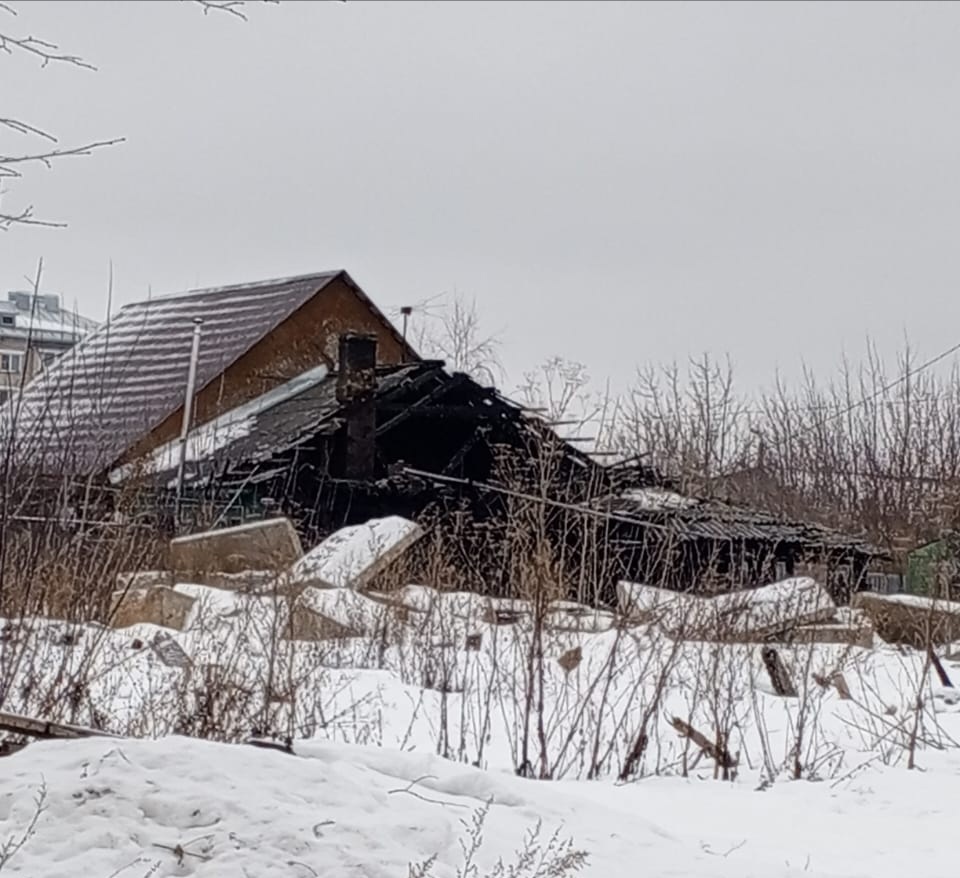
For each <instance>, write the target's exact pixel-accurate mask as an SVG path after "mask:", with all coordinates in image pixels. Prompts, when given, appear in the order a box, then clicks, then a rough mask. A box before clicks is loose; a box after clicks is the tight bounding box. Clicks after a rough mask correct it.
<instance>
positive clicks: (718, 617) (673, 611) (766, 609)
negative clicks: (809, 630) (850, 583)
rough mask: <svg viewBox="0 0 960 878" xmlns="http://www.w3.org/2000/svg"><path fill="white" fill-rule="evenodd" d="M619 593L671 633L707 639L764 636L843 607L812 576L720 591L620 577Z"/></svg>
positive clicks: (826, 618) (637, 613)
mask: <svg viewBox="0 0 960 878" xmlns="http://www.w3.org/2000/svg"><path fill="white" fill-rule="evenodd" d="M617 595H618V601H619V604H620V610H621V612H623V613H625V614H627V615H631V616H633V617H634V618H637V619H639V620H640V621H645V622H654V623H656V624H658V625H659V626H660V627H662V628H663V629H664V630H665V631H667V632H668V633H669V634H671V636H676V637H686V638H689V639H703V640H752V639H763V638H764V637H766V636H768V635H771V634H777V633H781V632H784V631H788V630H789V629H791V628H795V627H797V626H800V625H811V624H814V623H822V622H830V621H832V620H833V618H834V615H835V613H836V609H837V608H836V604H835V603H834V602H833V599H832V598H831V597H830V593H829V592H828V591H827V590H826V589H825V588H824V587H823V586H822V585H820V584H819V583H817V582H816V581H815V580H813V579H810V578H808V577H793V578H790V579H785V580H783V581H782V582H776V583H773V584H772V585H766V586H762V587H760V588H753V589H747V590H745V591H737V592H729V593H725V594H719V595H716V596H715V597H701V596H698V595H690V594H684V593H681V592H675V591H670V590H668V589H662V588H654V587H653V586H649V585H642V584H639V583H631V582H620V583H618V585H617Z"/></svg>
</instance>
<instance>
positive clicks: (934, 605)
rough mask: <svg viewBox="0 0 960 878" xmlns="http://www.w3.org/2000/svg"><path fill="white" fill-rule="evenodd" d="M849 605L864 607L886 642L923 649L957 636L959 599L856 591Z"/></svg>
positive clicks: (959, 617)
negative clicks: (957, 600)
mask: <svg viewBox="0 0 960 878" xmlns="http://www.w3.org/2000/svg"><path fill="white" fill-rule="evenodd" d="M852 605H853V607H854V608H855V609H859V610H863V611H864V613H866V615H867V616H868V617H869V619H870V621H871V623H872V624H873V627H874V628H875V629H876V632H877V634H878V635H879V636H880V637H881V638H883V639H884V640H885V641H887V643H899V644H903V645H905V646H913V647H915V648H917V649H925V648H926V647H927V646H928V645H939V644H944V643H951V642H952V641H954V640H960V603H957V602H955V601H945V600H939V599H935V598H926V597H921V596H920V595H909V594H891V595H881V594H874V593H872V592H866V591H862V592H857V594H855V595H854V596H853V599H852Z"/></svg>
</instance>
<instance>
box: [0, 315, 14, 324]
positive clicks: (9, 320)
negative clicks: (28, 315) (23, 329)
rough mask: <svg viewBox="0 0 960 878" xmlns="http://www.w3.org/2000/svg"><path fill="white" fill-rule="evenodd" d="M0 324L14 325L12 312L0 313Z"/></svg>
mask: <svg viewBox="0 0 960 878" xmlns="http://www.w3.org/2000/svg"><path fill="white" fill-rule="evenodd" d="M0 325H3V326H16V319H15V318H14V316H13V315H12V314H0Z"/></svg>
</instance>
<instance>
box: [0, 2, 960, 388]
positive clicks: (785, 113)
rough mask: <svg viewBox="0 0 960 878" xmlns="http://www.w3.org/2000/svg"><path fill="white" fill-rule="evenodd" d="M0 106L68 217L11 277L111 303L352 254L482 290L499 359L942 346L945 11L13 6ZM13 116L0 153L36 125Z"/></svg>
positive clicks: (951, 311) (429, 291)
mask: <svg viewBox="0 0 960 878" xmlns="http://www.w3.org/2000/svg"><path fill="white" fill-rule="evenodd" d="M14 5H16V6H17V8H18V9H19V12H20V15H19V16H18V18H16V19H11V18H10V17H9V16H7V15H3V14H2V13H0V29H4V28H5V29H7V30H11V31H14V32H16V33H20V34H23V33H27V32H29V33H31V34H34V35H36V36H40V37H43V38H45V39H47V40H52V41H55V42H57V43H59V44H60V45H61V46H62V47H63V48H64V49H67V50H69V51H70V52H72V53H76V54H78V55H81V56H83V57H84V58H85V59H88V60H90V61H91V62H93V63H95V64H96V65H97V66H98V68H99V69H98V71H97V72H95V73H94V72H88V71H83V70H77V69H72V68H69V67H63V66H60V67H57V66H50V67H48V68H46V69H40V68H39V67H38V65H37V64H36V63H33V62H30V61H29V60H27V59H23V58H6V57H0V75H2V79H0V116H6V117H10V116H19V117H21V118H24V119H26V120H27V121H29V122H31V123H32V124H35V125H39V126H42V127H45V128H48V129H50V130H52V131H53V132H54V133H56V134H57V135H58V136H59V137H60V138H61V140H62V141H63V142H64V143H65V144H73V143H77V142H80V141H84V140H88V139H97V138H105V137H115V136H123V137H126V138H127V142H126V143H125V144H123V145H121V146H117V147H114V148H111V149H109V150H105V151H103V152H101V153H99V154H97V155H94V156H91V157H89V158H79V159H70V160H65V161H63V162H60V163H58V164H57V165H56V166H55V167H54V169H53V170H49V171H45V170H43V169H40V170H36V171H33V172H31V173H30V174H29V175H28V177H27V178H26V180H25V181H24V182H22V183H21V184H19V185H18V186H17V187H16V188H14V189H12V190H11V194H10V195H9V196H8V197H7V207H8V208H12V207H15V206H17V205H23V204H24V203H27V202H29V203H32V204H33V205H34V206H35V209H36V212H37V214H38V215H39V216H42V217H44V218H49V219H56V220H64V221H67V222H68V223H69V227H68V228H67V229H64V230H22V229H18V230H13V231H9V232H7V233H6V234H3V235H0V286H2V288H4V289H11V288H17V287H23V280H22V279H23V277H24V276H25V275H30V274H32V273H33V271H34V270H35V266H36V262H37V260H38V258H39V257H41V256H42V257H43V259H44V262H45V279H44V286H45V288H46V289H47V290H48V291H57V292H61V293H62V294H63V295H64V296H65V298H66V299H67V300H68V301H70V302H76V303H77V304H78V305H79V307H80V308H81V309H82V310H83V311H84V312H86V313H88V314H89V315H90V316H94V317H101V318H102V317H103V315H104V313H105V309H106V301H107V278H108V266H109V263H110V261H111V260H112V261H113V265H114V278H115V286H114V301H115V303H116V304H117V305H120V304H123V303H125V302H129V301H134V300H137V299H141V298H144V297H145V296H146V295H147V293H148V290H150V289H152V291H153V293H155V294H159V293H163V292H174V291H177V290H182V289H186V288H190V287H196V286H207V285H220V284H225V283H231V282H243V281H250V280H257V279H262V278H268V277H276V276H282V275H289V274H297V273H303V272H308V271H313V270H320V269H330V268H346V269H347V270H348V271H349V272H350V273H351V274H352V275H353V277H354V278H355V279H356V280H357V281H358V282H359V283H360V285H361V286H362V287H364V289H365V290H366V291H367V292H368V293H369V294H370V295H371V296H372V297H373V298H374V300H375V301H376V302H378V303H379V304H380V305H381V306H382V307H384V309H385V310H389V309H391V308H395V307H397V306H399V305H402V304H412V303H416V302H418V301H420V300H423V299H425V298H427V297H430V296H434V295H436V294H438V293H443V292H452V291H458V292H459V293H461V294H463V295H465V296H468V297H475V298H476V300H477V303H478V306H479V308H480V310H481V311H482V314H483V316H484V318H485V320H486V323H487V326H488V327H489V329H491V330H503V334H504V342H505V343H504V348H503V359H504V361H505V363H506V366H507V367H508V369H509V372H510V375H511V378H512V379H517V378H519V375H520V373H521V372H522V371H523V370H525V369H528V368H530V367H531V366H532V365H534V364H535V363H537V362H539V361H541V360H543V359H544V358H546V357H549V356H552V355H560V356H564V357H567V358H573V359H578V360H581V361H583V362H584V363H586V364H587V365H588V366H589V368H590V371H591V373H592V375H593V376H595V378H597V379H603V378H606V377H608V376H609V377H614V378H617V379H621V380H623V379H626V378H628V377H629V375H630V374H631V373H632V371H633V369H634V367H635V366H636V365H637V364H638V363H646V362H651V361H653V362H660V361H668V360H673V359H681V360H682V359H684V358H686V357H687V356H688V355H691V354H694V355H695V354H699V353H701V352H703V351H710V352H712V353H715V354H724V353H727V352H729V353H730V354H731V355H732V357H733V359H734V361H735V363H736V365H737V371H738V374H739V377H740V380H741V383H742V384H744V385H745V386H747V387H753V386H759V385H763V384H768V383H769V382H770V381H771V379H772V376H773V373H774V371H775V370H776V369H777V368H780V369H781V370H783V371H784V372H785V373H786V374H787V375H792V374H796V372H797V370H798V368H799V366H800V364H801V360H802V359H806V361H807V362H808V363H810V364H811V365H812V366H813V367H814V368H816V369H817V370H820V371H825V370H826V369H827V368H828V367H829V366H830V365H831V364H833V363H835V362H836V361H837V360H838V359H839V357H840V355H841V353H842V351H843V350H844V349H846V350H847V351H849V352H853V353H859V352H860V351H862V349H863V344H864V339H865V337H866V336H867V335H869V336H871V337H873V338H874V339H875V340H876V342H877V343H878V345H879V346H880V348H881V350H882V351H884V352H885V353H887V354H889V355H891V356H893V355H895V353H896V351H897V350H898V349H899V348H900V347H901V346H902V343H903V338H904V334H905V333H906V334H908V335H909V337H910V339H911V340H912V342H913V344H914V345H915V346H916V347H917V348H918V349H919V351H920V353H921V354H922V355H933V354H935V353H938V352H939V351H940V350H942V349H944V348H947V347H948V346H950V345H951V344H953V343H954V342H956V341H957V340H958V338H960V295H958V291H960V246H958V242H957V234H958V230H960V222H958V221H960V114H958V106H960V102H958V97H960V88H958V87H960V7H958V6H957V5H954V4H940V3H937V4H929V5H928V4H921V3H910V4H897V3H875V4H871V3H860V2H858V3H852V4H849V5H847V4H842V3H830V4H827V3H817V4H814V3H800V4H796V5H791V4H787V3H776V4H774V3H767V4H761V3H755V2H750V3H745V4H742V5H741V4H724V3H714V2H711V3H708V4H699V3H681V2H672V3H666V4H663V5H656V4H651V3H596V2H594V3H589V4H578V3H573V2H562V3H545V2H536V3H517V2H512V3H489V2H488V3H477V4H471V3H464V2H457V3H440V2H433V3H423V4H419V3H416V4H414V3H411V4H408V3H403V2H389V3H383V4H381V3H374V2H359V0H353V2H349V3H346V4H343V3H333V2H316V3H307V2H285V3H282V4H281V5H279V6H258V7H256V8H251V9H250V10H249V12H250V15H249V21H248V22H246V23H244V22H242V21H238V20H235V19H233V18H231V17H229V16H225V15H222V14H218V15H207V16H204V14H203V13H202V10H201V9H200V8H199V7H197V6H195V5H194V4H190V3H171V2H159V3H157V2H154V3H150V2H137V3H116V2H111V3H87V2H56V3H55V2H50V3H43V2H31V3H25V2H24V3H15V4H14ZM29 145H30V144H29V142H28V141H26V140H25V139H23V138H19V139H18V138H13V137H11V136H9V135H4V136H3V138H2V139H0V151H12V150H14V149H17V148H25V147H27V146H29Z"/></svg>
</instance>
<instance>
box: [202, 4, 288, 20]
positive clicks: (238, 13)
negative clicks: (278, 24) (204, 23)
mask: <svg viewBox="0 0 960 878" xmlns="http://www.w3.org/2000/svg"><path fill="white" fill-rule="evenodd" d="M188 2H193V3H196V4H197V5H198V6H200V7H201V8H202V9H203V14H204V15H206V14H207V13H208V12H226V13H227V14H228V15H232V16H234V18H239V19H242V20H243V21H246V20H247V16H246V14H245V12H244V7H245V6H246V5H247V2H248V0H188ZM256 2H260V3H272V4H274V5H277V4H279V3H280V0H256Z"/></svg>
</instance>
